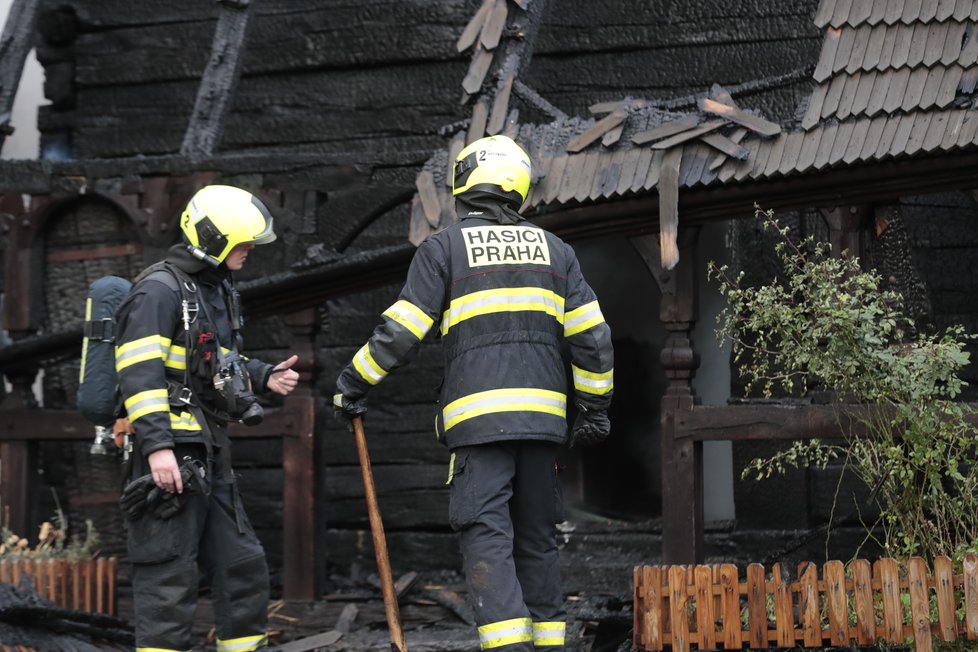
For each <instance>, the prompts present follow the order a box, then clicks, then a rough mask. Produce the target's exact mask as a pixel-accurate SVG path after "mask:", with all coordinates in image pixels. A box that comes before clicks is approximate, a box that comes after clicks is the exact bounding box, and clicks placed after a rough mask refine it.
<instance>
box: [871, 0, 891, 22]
mask: <svg viewBox="0 0 978 652" xmlns="http://www.w3.org/2000/svg"><path fill="white" fill-rule="evenodd" d="M887 2H888V0H873V11H872V12H871V13H870V15H869V18H868V19H866V22H868V23H869V24H870V25H876V24H877V23H879V22H881V21H882V20H883V16H884V15H885V14H886V4H887Z"/></svg>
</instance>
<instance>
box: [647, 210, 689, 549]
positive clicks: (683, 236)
mask: <svg viewBox="0 0 978 652" xmlns="http://www.w3.org/2000/svg"><path fill="white" fill-rule="evenodd" d="M698 237H699V228H698V227H683V228H680V229H679V234H678V242H677V244H678V246H679V263H678V264H677V265H676V267H674V268H673V269H672V270H665V269H663V268H662V265H661V262H660V259H659V256H660V254H659V242H658V238H657V237H656V236H642V237H640V238H633V240H632V242H633V244H634V245H635V247H636V249H637V250H638V251H639V253H640V254H641V255H642V258H643V259H644V260H645V263H646V264H647V265H648V266H649V271H651V272H652V275H653V276H654V277H655V280H656V283H657V284H658V285H659V289H660V290H661V292H662V302H661V303H660V306H659V318H660V319H661V321H662V325H663V326H664V328H665V330H666V333H667V335H666V341H665V344H664V346H663V348H662V353H661V354H660V359H661V361H662V366H663V368H664V369H665V373H666V378H667V379H668V381H669V385H668V387H667V388H666V394H665V396H663V397H662V417H661V418H662V459H661V464H662V562H663V563H667V564H677V563H695V562H699V561H702V559H703V443H702V442H699V441H692V440H690V439H680V438H677V434H678V432H677V428H676V413H677V412H679V411H688V410H690V409H692V407H693V404H694V402H695V396H694V394H693V385H692V383H693V376H694V375H695V374H696V369H697V368H698V367H699V356H698V355H697V354H696V352H695V351H694V350H693V343H692V333H693V327H694V326H695V325H696V316H697V315H696V312H697V292H696V264H697V262H696V242H697V239H698Z"/></svg>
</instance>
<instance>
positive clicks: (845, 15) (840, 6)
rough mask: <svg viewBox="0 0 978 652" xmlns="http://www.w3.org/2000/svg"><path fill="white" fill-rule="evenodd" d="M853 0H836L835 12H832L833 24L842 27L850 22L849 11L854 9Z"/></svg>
mask: <svg viewBox="0 0 978 652" xmlns="http://www.w3.org/2000/svg"><path fill="white" fill-rule="evenodd" d="M856 1H858V0H856ZM852 4H853V0H836V3H835V13H834V14H832V23H831V24H832V26H833V27H841V26H842V25H846V24H848V22H849V12H850V11H851V10H852Z"/></svg>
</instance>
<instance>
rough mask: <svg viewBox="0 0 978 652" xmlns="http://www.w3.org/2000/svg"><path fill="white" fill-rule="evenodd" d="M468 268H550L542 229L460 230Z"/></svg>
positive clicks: (525, 227)
mask: <svg viewBox="0 0 978 652" xmlns="http://www.w3.org/2000/svg"><path fill="white" fill-rule="evenodd" d="M462 238H463V240H464V241H465V251H466V253H467V254H468V257H469V267H483V266H485V265H549V264H550V247H549V246H548V245H547V236H546V235H545V233H544V231H543V230H542V229H538V228H535V227H529V226H503V225H495V226H472V227H467V228H464V229H462Z"/></svg>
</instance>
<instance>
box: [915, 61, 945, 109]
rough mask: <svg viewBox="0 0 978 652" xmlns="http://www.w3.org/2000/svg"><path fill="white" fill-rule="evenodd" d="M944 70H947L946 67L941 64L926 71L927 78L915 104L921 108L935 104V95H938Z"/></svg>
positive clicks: (927, 107)
mask: <svg viewBox="0 0 978 652" xmlns="http://www.w3.org/2000/svg"><path fill="white" fill-rule="evenodd" d="M945 72H947V69H946V68H944V67H942V66H937V67H936V68H932V69H930V70H929V71H927V80H926V81H925V82H924V88H923V90H922V91H921V94H920V100H919V102H918V104H917V106H919V107H920V108H921V109H929V108H931V107H932V106H934V105H935V104H937V97H938V96H939V95H940V90H941V84H942V82H943V81H944V73H945Z"/></svg>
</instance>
